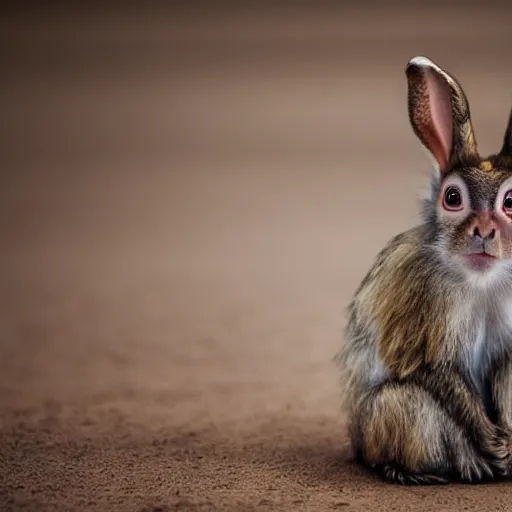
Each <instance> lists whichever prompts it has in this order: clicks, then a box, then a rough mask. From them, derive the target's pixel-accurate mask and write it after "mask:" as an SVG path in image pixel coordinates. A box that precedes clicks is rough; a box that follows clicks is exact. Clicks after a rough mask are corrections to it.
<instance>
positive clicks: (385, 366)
mask: <svg viewBox="0 0 512 512" xmlns="http://www.w3.org/2000/svg"><path fill="white" fill-rule="evenodd" d="M407 76H408V80H409V81H408V83H409V115H410V120H411V124H412V127H413V129H414V131H415V133H416V134H417V135H418V137H419V138H420V140H421V142H422V143H423V145H424V146H425V147H426V148H427V149H429V151H430V152H431V153H432V154H433V155H434V157H435V159H436V161H437V162H438V163H439V169H438V172H437V173H436V175H435V177H434V179H433V180H432V183H431V187H430V195H429V197H427V199H426V201H425V204H424V205H423V222H422V223H421V225H419V226H416V227H413V228H411V229H410V230H409V231H407V232H404V233H401V234H399V235H397V236H396V237H394V238H393V239H392V240H391V241H390V242H389V243H388V244H387V246H386V247H385V248H384V249H383V250H382V251H381V252H380V253H379V254H378V256H377V258H376V261H375V263H374V264H373V266H372V267H371V268H370V270H369V271H368V273H367V275H366V276H365V277H364V279H363V280H362V282H361V285H360V286H359V288H358V289H357V291H356V293H355V295H354V297H353V300H352V301H351V303H350V305H349V307H348V322H347V325H346V329H345V336H344V343H343V347H342V349H341V351H340V352H339V354H338V356H337V358H338V362H339V364H340V367H341V376H342V388H343V405H344V408H345V410H346V413H347V414H348V418H349V420H350V423H349V434H350V439H351V442H352V446H353V448H354V451H355V453H356V454H357V457H358V458H359V460H360V461H361V462H362V463H364V464H366V465H367V466H369V467H370V468H372V469H373V470H375V471H377V472H378V473H379V474H380V475H381V476H382V477H383V478H385V479H387V480H390V481H393V482H397V483H401V484H429V483H446V482H449V481H453V480H459V481H466V482H479V481H485V480H489V479H496V478H501V477H506V476H509V475H510V473H511V471H512V455H511V453H512V450H511V447H512V434H511V433H512V220H510V222H509V219H508V218H506V216H505V215H503V212H502V203H503V197H504V196H503V194H504V193H505V192H506V190H505V189H506V187H507V180H509V179H510V178H511V177H512V156H511V155H512V151H511V149H510V147H511V146H512V116H511V118H510V122H509V125H508V127H507V131H506V134H505V138H504V144H503V148H502V150H501V152H500V153H499V154H497V155H492V156H490V157H487V158H485V159H483V158H481V157H480V156H479V155H478V153H477V150H476V143H475V140H474V136H473V130H472V126H471V120H470V114H469V106H468V103H467V100H466V97H465V95H464V93H463V91H462V89H461V88H460V85H459V84H458V82H457V81H456V80H455V79H454V78H453V77H451V76H450V75H448V74H447V73H446V72H445V71H443V70H442V69H441V68H439V67H438V66H437V65H435V64H434V63H432V62H431V61H429V60H428V59H425V58H416V59H413V60H412V61H410V63H409V65H408V68H407ZM434 93H435V94H434ZM443 95H444V97H443ZM439 98H440V99H439ZM437 101H441V104H440V105H436V102H437ZM446 105H449V106H450V105H451V110H448V111H447V110H446ZM443 109H444V110H443ZM435 116H437V117H436V118H435V119H434V117H435ZM443 123H444V124H445V125H444V126H443ZM443 151H444V152H443ZM448 180H452V181H453V180H455V181H453V183H456V184H457V183H460V187H462V188H464V193H463V196H464V201H465V203H466V204H465V206H464V209H463V210H461V213H455V214H454V213H451V212H448V213H446V212H443V208H442V206H441V202H442V195H443V187H444V186H445V184H446V183H447V182H448ZM457 180H458V181H457ZM510 189H512V181H511V183H510ZM498 209H499V212H500V213H499V214H498V213H497V214H496V216H497V217H496V218H497V220H496V226H497V227H496V229H497V230H498V231H499V236H494V231H492V232H491V234H490V235H489V236H487V237H483V238H478V237H476V235H475V234H474V233H478V231H475V229H474V226H476V227H478V226H480V227H481V226H482V225H483V224H478V222H480V220H478V219H481V217H478V216H479V215H483V214H482V212H484V211H485V212H488V211H489V210H490V211H491V212H493V211H494V210H496V211H497V210H498ZM486 215H491V214H487V213H486ZM492 215H494V213H492ZM489 218H490V217H489ZM493 218H494V217H493ZM475 219H476V220H475ZM482 222H483V221H482ZM489 222H490V221H489ZM475 223H476V224H475ZM493 226H494V224H493ZM475 240H476V242H475ZM477 242H478V243H482V244H483V246H484V247H485V250H486V251H491V253H492V254H494V255H495V256H496V257H497V260H496V262H495V263H494V264H493V265H492V268H489V269H486V270H478V269H477V270H475V269H473V268H468V266H467V265H465V264H464V256H465V255H467V254H469V253H471V252H472V251H473V249H474V247H475V243H477Z"/></svg>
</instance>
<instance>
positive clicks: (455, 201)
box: [443, 187, 512, 210]
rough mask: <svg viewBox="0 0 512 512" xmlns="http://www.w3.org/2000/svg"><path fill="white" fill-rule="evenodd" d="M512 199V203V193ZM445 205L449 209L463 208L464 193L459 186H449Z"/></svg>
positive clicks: (444, 199) (444, 201)
mask: <svg viewBox="0 0 512 512" xmlns="http://www.w3.org/2000/svg"><path fill="white" fill-rule="evenodd" d="M510 199H511V203H512V194H511V196H510ZM443 205H444V207H445V208H446V209H447V210H460V209H461V208H462V195H461V193H460V190H459V189H458V188H457V187H448V188H447V189H446V190H445V193H444V198H443ZM511 206H512V205H511Z"/></svg>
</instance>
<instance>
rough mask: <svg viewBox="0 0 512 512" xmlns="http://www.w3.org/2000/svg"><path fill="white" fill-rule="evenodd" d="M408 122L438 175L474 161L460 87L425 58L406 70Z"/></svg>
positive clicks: (416, 59) (472, 140)
mask: <svg viewBox="0 0 512 512" xmlns="http://www.w3.org/2000/svg"><path fill="white" fill-rule="evenodd" d="M405 72H406V75H407V83H408V110H409V120H410V122H411V125H412V128H413V130H414V132H415V134H416V136H417V137H418V138H419V139H420V141H421V142H422V144H423V145H424V146H425V147H426V148H427V149H428V150H429V151H430V153H431V154H432V155H433V156H434V158H435V159H436V161H437V163H438V165H439V169H440V171H441V172H444V171H446V170H447V169H448V168H449V167H450V166H452V165H455V164H457V163H464V162H465V161H468V162H470V161H473V160H475V159H476V158H479V157H478V151H477V147H476V142H475V137H474V134H473V127H472V125H471V116H470V112H469V104H468V100H467V98H466V95H465V94H464V91H463V90H462V87H461V86H460V85H459V83H458V82H457V81H456V80H455V78H454V77H453V76H450V75H449V74H448V73H447V72H446V71H444V70H443V69H441V68H440V67H439V66H438V65H437V64H435V63H434V62H432V61H431V60H430V59H427V58H426V57H414V58H413V59H411V60H410V61H409V62H408V64H407V67H406V70H405Z"/></svg>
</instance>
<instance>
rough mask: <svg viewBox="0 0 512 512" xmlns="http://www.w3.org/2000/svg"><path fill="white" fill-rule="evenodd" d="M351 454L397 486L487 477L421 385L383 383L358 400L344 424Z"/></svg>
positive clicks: (457, 429)
mask: <svg viewBox="0 0 512 512" xmlns="http://www.w3.org/2000/svg"><path fill="white" fill-rule="evenodd" d="M350 435H351V441H352V445H353V447H354V449H355V451H356V453H357V456H358V458H359V459H360V460H362V461H363V462H364V463H365V464H366V465H368V466H369V467H370V468H372V469H373V470H374V471H376V472H377V473H378V474H380V475H381V476H382V477H383V478H384V479H385V480H387V481H391V482H394V483H398V484H402V485H426V484H442V483H448V482H450V481H455V480H459V481H460V480H462V481H466V482H480V481H483V480H487V479H493V471H492V469H491V467H490V466H489V465H488V463H487V462H486V461H485V460H484V459H483V458H482V456H481V455H480V454H479V453H478V452H477V451H476V450H475V449H474V448H473V446H472V444H471V442H470V441H469V439H467V438H466V436H465V435H464V432H463V431H462V429H461V428H460V427H459V426H458V425H457V424H456V423H455V422H454V421H453V420H452V418H451V417H450V416H449V415H448V414H447V413H446V412H445V410H444V409H443V408H442V407H441V406H440V405H439V404H438V403H437V402H435V401H434V399H433V398H432V397H431V396H430V395H429V394H428V393H427V392H426V391H425V390H424V389H422V388H421V387H419V386H417V385H415V384H412V383H402V384H398V383H387V384H384V385H382V386H380V387H379V388H376V389H374V390H372V391H371V392H370V393H369V394H368V395H366V397H365V398H364V399H363V401H362V402H361V403H360V405H359V408H358V409H357V411H356V414H355V417H354V418H353V422H352V424H351V428H350Z"/></svg>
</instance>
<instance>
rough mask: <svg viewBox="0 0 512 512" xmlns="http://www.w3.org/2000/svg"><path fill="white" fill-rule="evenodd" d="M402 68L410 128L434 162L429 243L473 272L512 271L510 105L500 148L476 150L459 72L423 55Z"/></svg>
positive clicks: (427, 206) (428, 203)
mask: <svg viewBox="0 0 512 512" xmlns="http://www.w3.org/2000/svg"><path fill="white" fill-rule="evenodd" d="M406 75H407V81H408V109H409V119H410V122H411V125H412V128H413V130H414V132H415V134H416V135H417V137H418V138H419V139H420V141H421V143H422V144H423V145H424V147H425V148H426V149H427V150H428V151H429V152H430V154H431V155H432V156H433V158H434V160H435V162H436V167H437V170H438V172H437V174H436V176H435V177H434V179H433V182H432V187H431V191H430V197H429V198H428V200H427V201H426V204H425V210H424V213H425V217H426V220H427V222H428V223H429V224H430V226H431V232H432V240H431V243H432V244H433V245H435V247H436V249H438V250H439V251H440V252H441V253H442V254H443V256H444V257H445V258H446V259H447V260H449V261H450V262H452V263H454V264H457V265H459V266H461V267H462V268H463V269H464V270H466V271H468V272H470V273H471V274H474V273H477V274H482V273H486V272H488V271H490V270H492V269H494V270H496V269H501V270H503V271H505V272H507V273H509V274H510V276H511V278H512V113H511V115H510V117H509V123H508V127H507V130H506V133H505V138H504V141H503V146H502V148H501V151H500V152H499V153H497V154H495V155H491V156H489V157H486V158H482V157H481V156H480V155H479V154H478V151H477V145H476V141H475V136H474V133H473V127H472V124H471V116H470V110H469V105H468V101H467V98H466V95H465V94H464V91H463V90H462V88H461V86H460V84H459V83H458V82H457V80H456V79H455V78H454V77H453V76H451V75H449V74H448V73H447V72H446V71H444V70H443V69H441V68H440V67H439V66H438V65H437V64H435V63H434V62H432V61H431V60H429V59H427V58H425V57H415V58H413V59H412V60H410V61H409V63H408V65H407V67H406Z"/></svg>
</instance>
